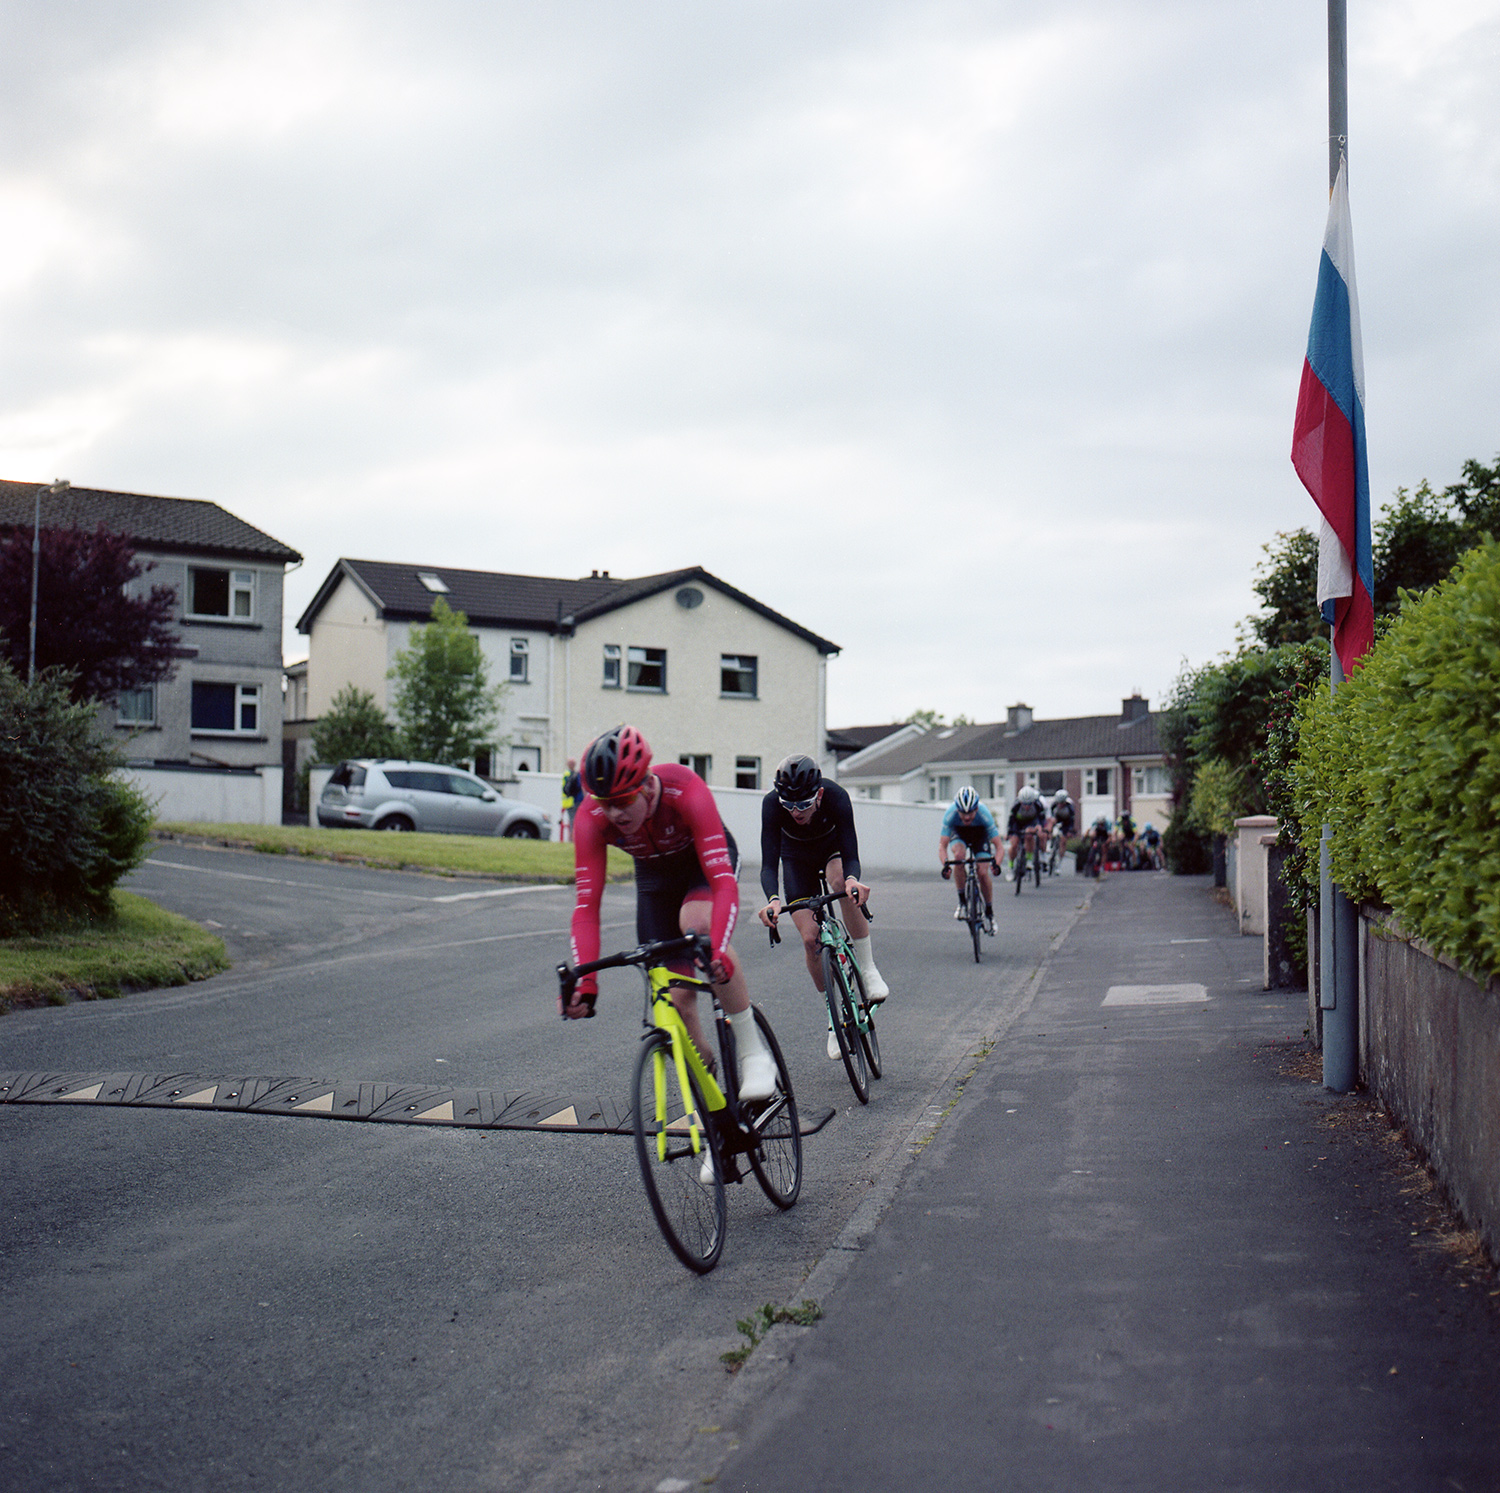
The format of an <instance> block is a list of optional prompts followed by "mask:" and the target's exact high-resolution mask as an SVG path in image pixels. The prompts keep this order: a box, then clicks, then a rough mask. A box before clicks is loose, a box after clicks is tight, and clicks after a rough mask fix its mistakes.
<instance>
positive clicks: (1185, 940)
mask: <svg viewBox="0 0 1500 1493" xmlns="http://www.w3.org/2000/svg"><path fill="white" fill-rule="evenodd" d="M1172 942H1173V943H1207V942H1208V939H1206V938H1174V939H1173V940H1172Z"/></svg>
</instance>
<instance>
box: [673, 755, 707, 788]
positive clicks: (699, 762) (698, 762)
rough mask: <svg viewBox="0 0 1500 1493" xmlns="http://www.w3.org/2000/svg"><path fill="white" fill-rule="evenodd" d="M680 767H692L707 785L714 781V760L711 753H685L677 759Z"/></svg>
mask: <svg viewBox="0 0 1500 1493" xmlns="http://www.w3.org/2000/svg"><path fill="white" fill-rule="evenodd" d="M677 761H678V763H679V765H681V766H683V767H690V768H692V770H693V771H694V772H695V773H697V774H698V776H699V777H700V778H702V779H703V781H704V782H705V783H707V782H710V781H712V778H711V774H712V773H713V770H714V759H713V755H712V753H710V752H683V753H682V754H681V755H680V756H679V757H678V759H677Z"/></svg>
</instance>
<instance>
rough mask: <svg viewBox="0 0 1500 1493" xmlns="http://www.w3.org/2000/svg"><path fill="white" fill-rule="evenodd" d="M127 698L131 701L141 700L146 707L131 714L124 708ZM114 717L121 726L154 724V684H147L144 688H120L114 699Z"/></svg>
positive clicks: (138, 701) (136, 702)
mask: <svg viewBox="0 0 1500 1493" xmlns="http://www.w3.org/2000/svg"><path fill="white" fill-rule="evenodd" d="M127 698H131V699H132V703H134V704H139V703H140V702H141V701H142V700H144V702H145V706H146V708H145V709H144V710H143V711H137V712H136V713H135V714H131V713H130V712H128V711H127V710H126V709H125V701H126V699H127ZM115 711H116V718H117V720H118V722H119V724H120V725H122V726H154V725H155V724H156V686H155V685H154V684H148V685H147V686H146V687H145V688H144V689H122V690H121V691H120V693H119V695H118V696H117V697H116V699H115Z"/></svg>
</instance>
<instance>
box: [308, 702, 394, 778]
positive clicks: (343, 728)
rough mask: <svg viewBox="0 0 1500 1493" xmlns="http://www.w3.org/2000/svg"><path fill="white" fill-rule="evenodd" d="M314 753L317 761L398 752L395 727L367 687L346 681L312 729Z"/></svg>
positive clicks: (391, 754) (340, 760)
mask: <svg viewBox="0 0 1500 1493" xmlns="http://www.w3.org/2000/svg"><path fill="white" fill-rule="evenodd" d="M312 747H313V756H314V758H315V759H316V760H317V761H319V762H342V761H343V760H344V759H345V758H346V757H395V756H399V755H400V751H401V748H400V744H399V741H398V738H397V736H396V728H395V726H393V725H392V724H391V723H390V721H388V720H387V719H386V717H385V712H384V711H383V710H381V708H380V706H379V705H377V704H376V703H375V696H374V695H372V694H371V693H370V691H369V690H367V689H358V688H356V687H355V686H354V685H352V684H346V685H345V686H344V687H343V689H341V690H340V691H339V692H338V694H336V695H335V696H334V697H333V703H332V704H331V705H330V706H329V707H328V709H327V711H326V712H325V713H324V714H323V715H322V716H321V717H320V718H319V720H318V722H317V724H316V725H314V726H313V729H312Z"/></svg>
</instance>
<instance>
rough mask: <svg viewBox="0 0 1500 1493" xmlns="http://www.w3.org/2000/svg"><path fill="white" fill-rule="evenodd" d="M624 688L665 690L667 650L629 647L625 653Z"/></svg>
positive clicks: (653, 690) (663, 692)
mask: <svg viewBox="0 0 1500 1493" xmlns="http://www.w3.org/2000/svg"><path fill="white" fill-rule="evenodd" d="M625 669H626V673H625V687H626V689H637V690H650V691H651V692H652V693H653V694H657V695H664V694H666V692H667V650H666V649H665V648H629V649H627V650H626V653H625Z"/></svg>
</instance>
